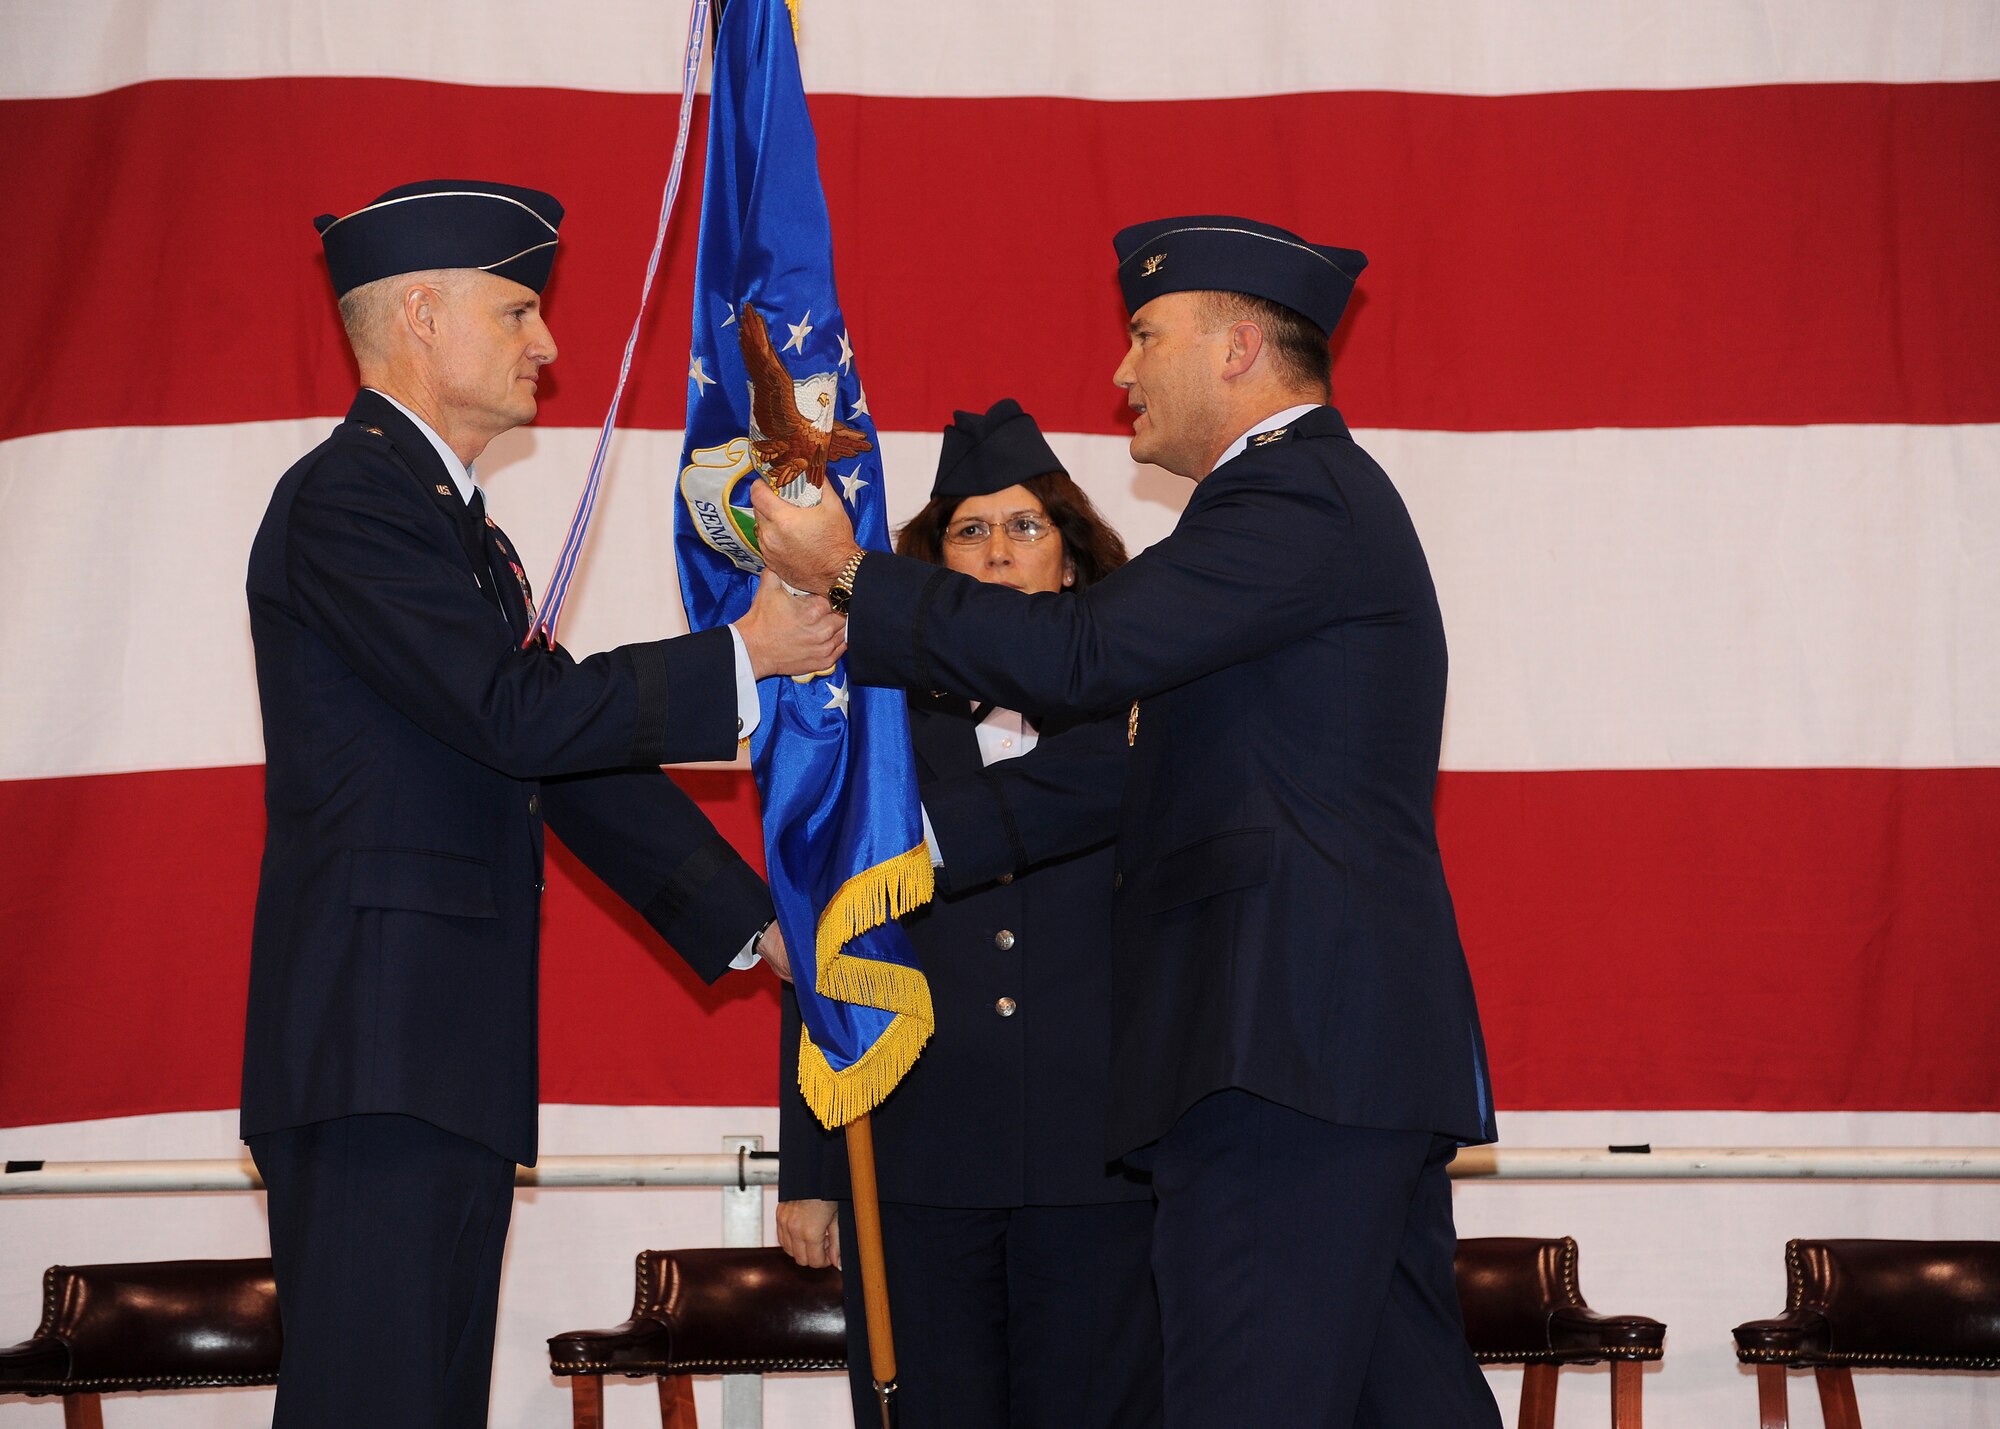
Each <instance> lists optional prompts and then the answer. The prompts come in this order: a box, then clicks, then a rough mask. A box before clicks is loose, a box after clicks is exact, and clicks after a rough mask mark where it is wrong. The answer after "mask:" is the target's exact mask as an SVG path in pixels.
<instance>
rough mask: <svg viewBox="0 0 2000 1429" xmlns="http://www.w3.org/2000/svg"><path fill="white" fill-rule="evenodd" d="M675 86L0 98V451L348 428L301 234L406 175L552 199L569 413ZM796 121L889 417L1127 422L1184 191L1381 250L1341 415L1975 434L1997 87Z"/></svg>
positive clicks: (620, 320) (279, 85)
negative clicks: (1126, 238) (1113, 380)
mask: <svg viewBox="0 0 2000 1429" xmlns="http://www.w3.org/2000/svg"><path fill="white" fill-rule="evenodd" d="M676 103H677V101H676V100H675V99H673V98H669V97H663V96H634V95H614V94H592V93H582V92H576V91H558V90H527V89H487V88H477V87H460V86H451V85H440V84H424V83H414V82H406V81H392V80H360V79H322V80H312V79H272V80H251V81H236V82H219V81H175V82H162V83H154V84H147V85H142V86H137V87H134V88H130V89H125V90H119V91H114V92H112V93H109V94H103V95H96V96H91V97H88V98H80V99H69V100H46V101H44V100H21V101H12V102H8V103H6V104H5V105H4V106H0V115H4V118H0V125H4V127H5V132H6V133H7V135H8V141H7V143H6V144H5V145H0V187H3V188H4V190H5V191H6V192H7V193H9V194H10V195H11V196H12V198H13V207H14V209H15V211H17V212H20V213H24V214H30V215H32V216H33V221H32V222H28V223H25V224H23V225H20V226H19V231H18V232H17V233H16V234H14V235H13V239H12V242H13V255H12V261H13V264H14V266H15V268H16V269H17V270H18V271H21V272H25V273H35V274H42V275H48V277H49V280H48V281H42V282H36V283H29V284H19V285H16V291H15V292H14V293H13V294H11V303H12V306H11V308H10V312H9V323H8V327H9V331H10V333H11V334H12V335H13V338H14V343H15V347H16V349H17V350H18V351H20V352H21V353H23V354H25V355H26V358H27V360H26V361H23V362H20V363H17V364H16V365H15V367H14V369H13V370H12V371H11V372H10V374H9V380H8V382H7V383H6V384H4V386H0V438H4V437H11V436H18V435H21V434H24V433H28V432H34V431H46V430H51V429H56V428H64V427H78V426H107V425H114V426H116V425H157V424H163V423H189V422H234V421H247V420H256V419H263V418H279V417H299V416H309V415H323V414H330V413H334V412H337V411H339V410H342V409H344V407H345V404H346V402H347V400H348V397H349V396H350V395H351V382H352V377H351V369H350V366H349V363H348V359H347V357H346V354H345V352H344V350H343V348H342V346H341V344H340V342H339V339H338V336H337V333H336V329H335V324H334V319H333V314H332V311H331V308H332V305H331V302H330V301H329V298H328V296H327V293H326V291H325V282H324V270H323V268H322V266H321V264H320V260H319V258H318V255H317V239H316V237H315V236H314V234H313V231H312V229H311V227H310V224H309V222H308V220H309V219H310V218H311V217H312V215H313V214H315V213H317V212H320V211H322V210H323V209H343V208H347V207H352V206H354V205H357V204H360V203H362V202H364V201H366V200H367V199H369V198H371V197H373V196H374V194H375V193H377V192H378V191H379V190H381V189H382V188H384V187H387V186H388V185H390V184H392V183H398V182H402V181H405V180H408V179H411V178H413V177H424V176H432V175H436V174H446V175H452V174H470V175H490V176H495V177H503V178H506V179H509V180H512V181H515V182H520V183H529V184H535V185H540V186H543V187H546V188H548V189H550V190H551V191H553V192H555V193H556V194H558V195H559V196H560V197H561V198H562V200H563V201H564V203H565V204H566V205H567V206H568V209H569V213H570V217H569V220H568V221H567V222H566V224H565V226H564V250H565V253H564V258H563V260H562V262H560V263H559V264H558V265H557V277H556V281H555V284H554V286H553V289H552V291H551V294H550V303H549V306H550V312H551V317H552V319H553V322H554V325H555V328H556V331H557V334H558V336H559V337H560V339H561V341H562V345H563V348H564V352H565V356H564V357H563V359H562V361H561V362H560V363H559V364H558V366H557V367H556V368H555V369H554V373H553V380H552V382H551V383H550V384H548V386H546V387H545V391H547V392H548V395H547V398H546V400H545V402H544V407H543V420H544V421H546V422H552V423H559V424H564V425H572V426H589V425H593V424H594V423H595V422H596V421H597V419H598V417H599V415H600V414H601V412H602V410H603V407H604V403H605V400H606V398H607V396H608V394H609V392H610V389H611V382H612V377H613V374H614V371H615V368H616V364H617V360H618V351H619V346H620V338H621V336H622V330H623V325H624V324H625V323H627V322H628V321H629V320H630V315H631V312H632V307H633V302H634V299H635V297H636V294H637V291H638V282H639V276H640V272H641V269H642V266H643V259H644V255H645V251H646V246H647V240H648V238H649V236H650V234H651V232H652V228H651V215H650V214H649V213H648V211H647V210H648V205H649V204H650V203H651V196H652V194H653V193H654V192H655V191H656V185H657V184H658V182H659V178H660V174H661V172H662V171H663V166H664V164H665V157H666V153H667V144H668V136H669V134H670V133H671V126H672V123H673V120H674V111H675V105H676ZM813 108H814V115H815V120H816V122H817V124H818V126H819V135H820V154H821V163H822V168H823V171H824V174H825V179H826V187H827V195H828V201H829V203H830V205H831V208H832V211H833V217H834V223H835V230H836V233H835V237H836V245H837V251H838V253H839V257H840V264H841V269H840V272H841V289H842V298H843V305H844V306H845V308H846V310H847V311H848V313H849V314H850V315H851V317H852V319H853V321H854V323H855V330H856V336H857V342H856V346H857V349H858V351H859V353H860V356H861V360H862V366H863V371H864V374H865V377H866V379H867V382H868V384H869V390H870V393H871V402H872V405H873V407H874V412H875V416H876V419H877V421H878V422H879V423H881V424H882V425H883V426H884V427H885V428H888V429H893V430H919V429H924V428H931V427H937V426H941V425H942V424H943V423H944V422H946V421H948V420H949V416H950V412H951V409H952V408H953V407H955V406H967V405H973V406H983V405H984V404H986V403H987V402H989V401H990V400H992V399H993V398H994V397H995V396H997V395H1000V394H1002V393H1014V394H1016V395H1018V396H1020V397H1021V398H1022V399H1023V400H1024V401H1025V402H1026V403H1027V405H1028V406H1029V407H1030V408H1031V409H1032V410H1034V411H1035V412H1036V413H1037V415H1038V416H1039V417H1040V418H1041V419H1042V422H1043V425H1044V426H1046V427H1049V428H1050V429H1052V430H1066V431H1085V432H1115V431H1121V430H1123V429H1124V420H1123V412H1122V407H1121V403H1120V400H1119V398H1118V396H1117V394H1116V393H1115V392H1114V391H1113V389H1112V388H1111V386H1110V384H1109V376H1110V372H1111V369H1112V367H1113V365H1114V363H1115V361H1116V359H1117V356H1118V352H1119V349H1120V340H1119V333H1120V330H1121V326H1122V322H1123V312H1122V309H1121V306H1120V303H1119V299H1118V296H1117V292H1116V288H1115V286H1114V283H1113V275H1112V266H1111V256H1110V252H1111V250H1110V241H1109V240H1110V235H1111V233H1112V232H1113V231H1114V230H1115V229H1116V228H1118V227H1120V226H1122V225H1123V224H1126V223H1129V222H1132V221H1134V220H1138V219H1144V218H1150V217H1156V216H1159V215H1161V214H1166V213H1173V212H1176V211H1179V212H1187V211H1202V210H1221V211H1227V212H1249V213H1252V214H1255V215H1258V216H1261V217H1264V218H1268V219H1272V220H1275V221H1278V222H1282V223H1284V224H1286V225H1288V226H1292V227H1295V228H1297V229H1299V230H1301V231H1302V232H1304V233H1306V234H1308V235H1310V236H1312V237H1315V238H1322V239H1326V240H1331V241H1337V242H1340V243H1344V244H1350V245H1353V246H1357V247H1361V248H1364V249H1366V250H1368V251H1370V252H1371V253H1372V254H1373V255H1374V256H1375V258H1376V260H1377V261H1376V262H1375V264H1374V266H1373V267H1372V268H1371V269H1370V271H1369V273H1368V274H1367V275H1366V277H1365V278H1364V280H1363V284H1362V294H1361V297H1360V299H1359V300H1358V306H1357V308H1356V310H1355V311H1354V313H1353V315H1352V317H1351V318H1350V320H1349V322H1348V324H1347V326H1346V328H1345V330H1344V335H1343V338H1342V347H1341V353H1340V359H1339V363H1338V366H1337V368H1336V371H1337V375H1338V379H1339V380H1338V391H1337V396H1338V400H1339V401H1340V402H1341V404H1342V405H1343V406H1344V407H1345V408H1346V409H1347V410H1348V411H1349V413H1350V414H1351V415H1352V416H1353V417H1354V419H1355V420H1356V421H1357V422H1360V423H1361V424H1363V425H1367V426H1375V427H1385V426H1386V427H1407V428H1418V429H1435V430H1489V429H1519V428H1569V427H1584V426H1682V425H1709V424H1743V423H1803V422H1927V423H1930V422H1937V423H1950V422H1987V421H1994V420H2000V323H1995V322H1994V321H1992V315H1993V314H1994V313H1995V312H2000V264H1996V263H1994V262H1993V255H1994V253H1995V252H1996V250H2000V185H1996V184H1994V183H1992V182H1991V177H1992V175H1993V174H1994V173H1996V172H2000V84H1954V85H1814V86H1784V87H1776V88H1762V89H1723V90H1701V91H1645V92H1615V93H1595V94H1554V95H1529V96H1518V97H1508V98H1467V97H1460V96H1445V95H1415V94H1381V93H1365V94H1364V93H1340V94H1306V95H1284V96H1275V97H1269V98H1256V99H1243V100H1227V101H1206V102H1190V103H1173V104H1166V103H1153V102H1147V103H1094V102H1085V101H1076V100H1059V99H1004V100H981V99H967V100H943V99H910V100H896V99H864V98H855V97H852V96H820V97H818V98H817V99H816V100H815V101H814V106H813ZM697 182H698V179H697V178H696V176H695V175H693V174H690V176H689V183H690V186H691V187H692V186H693V185H694V184H695V183H697ZM694 236H695V222H694V218H693V214H692V212H691V211H690V212H689V213H688V214H686V215H684V216H683V218H682V220H681V221H680V222H679V223H678V224H677V225H676V228H675V233H674V237H673V240H672V243H671V247H670V251H669V254H668V258H667V262H666V267H665V271H664V273H663V280H664V283H665V287H664V288H663V291H662V293H661V295H660V299H659V301H658V303H657V304H656V307H655V312H654V316H653V318H652V319H651V320H650V321H649V323H648V330H647V338H646V342H645V346H644V351H643V353H642V365H641V368H640V371H639V373H638V375H637V377H636V378H635V385H634V390H633V392H632V394H631V398H630V406H629V409H628V410H629V418H630V421H631V422H632V423H633V424H635V425H639V426H650V427H674V426H678V425H679V423H680V421H681V419H682V406H683V399H684V391H683V388H684V379H685V372H686V355H685V349H686V335H685V332H684V330H683V328H682V326H681V322H682V319H681V317H680V315H681V314H684V313H685V312H686V311H687V310H688V293H689V289H690V283H691V274H692V264H693V250H694ZM551 387H552V388H553V390H552V391H550V390H549V388H551Z"/></svg>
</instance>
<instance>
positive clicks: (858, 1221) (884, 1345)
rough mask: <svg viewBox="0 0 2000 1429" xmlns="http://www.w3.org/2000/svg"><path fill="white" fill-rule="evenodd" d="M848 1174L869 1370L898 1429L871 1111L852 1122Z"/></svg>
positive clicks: (885, 1423) (885, 1426)
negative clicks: (857, 1244)
mask: <svg viewBox="0 0 2000 1429" xmlns="http://www.w3.org/2000/svg"><path fill="white" fill-rule="evenodd" d="M847 1172H848V1180H849V1182H850V1183H851V1186H852V1189H853V1191H854V1232H855V1238H856V1239H857V1240H859V1241H860V1242H861V1244H860V1245H859V1246H857V1247H856V1249H857V1250H859V1251H860V1253H861V1299H862V1303H863V1304H864V1305H865V1306H866V1308H867V1314H868V1372H869V1374H870V1375H872V1376H873V1377H874V1380H875V1400H876V1403H878V1404H880V1405H881V1406H882V1429H896V1340H895V1336H894V1335H893V1334H892V1333H891V1332H890V1329H889V1282H888V1278H887V1275H888V1272H887V1269H886V1268H885V1266H884V1264H883V1260H882V1202H881V1198H880V1197H879V1196H878V1195H877V1193H876V1190H875V1129H874V1127H873V1126H872V1125H871V1124H870V1122H869V1117H868V1113H867V1112H863V1113H862V1114H861V1115H860V1116H857V1117H856V1118H854V1120H853V1121H850V1122H849V1123H847Z"/></svg>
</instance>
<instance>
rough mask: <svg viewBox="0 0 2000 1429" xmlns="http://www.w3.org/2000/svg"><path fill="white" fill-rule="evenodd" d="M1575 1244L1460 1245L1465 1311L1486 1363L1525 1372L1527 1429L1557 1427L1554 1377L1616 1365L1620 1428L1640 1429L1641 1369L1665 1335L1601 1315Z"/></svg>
mask: <svg viewBox="0 0 2000 1429" xmlns="http://www.w3.org/2000/svg"><path fill="white" fill-rule="evenodd" d="M1576 1259H1577V1257H1576V1242H1575V1241H1574V1240H1572V1239H1571V1238H1570V1237H1568V1236H1564V1237H1563V1238H1562V1239H1561V1240H1536V1239H1532V1238H1529V1237H1523V1236H1499V1237H1492V1238H1487V1239H1478V1238H1475V1239H1470V1240H1461V1241H1460V1242H1459V1243H1458V1260H1457V1264H1456V1266H1455V1269H1456V1271H1457V1275H1458V1303H1459V1308H1460V1309H1461V1310H1462V1311H1463V1312H1464V1314H1465V1338H1466V1340H1467V1341H1468V1342H1469V1343H1470V1344H1471V1346H1472V1355H1473V1358H1474V1359H1476V1360H1478V1361H1479V1363H1481V1364H1518V1365H1525V1366H1526V1367H1527V1372H1526V1374H1525V1376H1524V1377H1523V1379H1522V1381H1521V1409H1520V1414H1519V1416H1518V1417H1517V1420H1516V1423H1517V1424H1518V1425H1519V1429H1552V1427H1553V1425H1554V1424H1555V1422H1556V1373H1557V1371H1558V1370H1560V1369H1561V1368H1562V1367H1563V1366H1564V1365H1586V1364H1596V1363H1597V1362H1598V1361H1599V1360H1609V1361H1611V1423H1612V1425H1613V1429H1640V1424H1641V1417H1640V1416H1641V1412H1642V1411H1641V1404H1640V1394H1641V1387H1642V1380H1641V1377H1640V1375H1641V1370H1642V1368H1643V1366H1644V1365H1645V1362H1646V1361H1648V1360H1656V1359H1659V1358H1660V1357H1661V1356H1662V1355H1664V1354H1665V1353H1666V1339H1667V1327H1666V1326H1665V1325H1663V1324H1661V1323H1660V1322H1659V1321H1658V1320H1649V1319H1647V1318H1646V1317H1645V1316H1643V1315H1600V1314H1598V1313H1597V1312H1596V1311H1595V1310H1593V1309H1591V1308H1590V1306H1588V1305H1586V1304H1584V1302H1583V1292H1582V1291H1580V1290H1578V1289H1577V1284H1576Z"/></svg>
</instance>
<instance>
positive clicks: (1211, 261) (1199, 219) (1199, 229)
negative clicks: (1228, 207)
mask: <svg viewBox="0 0 2000 1429" xmlns="http://www.w3.org/2000/svg"><path fill="white" fill-rule="evenodd" d="M1111 246H1112V248H1113V249H1114V250H1115V251H1116V252H1117V254H1118V286H1119V288H1120V289H1121V290H1123V292H1124V294H1125V307H1126V310H1127V311H1128V312H1134V313H1136V312H1138V311H1139V309H1141V308H1143V307H1144V306H1146V304H1148V303H1150V302H1151V301H1153V299H1155V298H1157V297H1159V296H1160V295H1161V294H1162V293H1181V292H1188V291H1210V292H1225V293H1248V294H1250V296H1252V297H1253V298H1263V299H1265V300H1266V301H1268V302H1273V303H1276V304H1278V305H1279V306H1280V307H1285V308H1290V309H1291V310H1292V311H1293V312H1295V313H1297V314H1299V316H1301V317H1303V318H1305V319H1306V320H1307V321H1308V322H1310V323H1311V324H1312V325H1313V326H1314V327H1317V328H1318V329H1319V330H1320V331H1321V332H1323V333H1326V334H1328V335H1329V336H1330V335H1331V334H1332V332H1333V328H1334V324H1336V323H1338V322H1339V321H1340V313H1341V309H1343V308H1345V307H1346V306H1347V296H1348V294H1350V293H1352V292H1353V291H1354V280H1355V279H1356V278H1359V277H1360V276H1361V270H1362V269H1363V268H1365V267H1367V266H1368V256H1367V255H1366V254H1364V253H1357V252H1356V251H1355V250H1354V249H1352V248H1328V247H1326V246H1324V245H1322V244H1318V243H1308V242H1306V241H1305V239H1303V238H1301V237H1299V236H1298V235H1297V234H1296V233H1289V232H1287V231H1286V230H1284V229H1282V228H1276V227H1273V226H1272V225H1271V224H1268V223H1258V222H1256V221H1255V220H1254V219H1248V218H1231V217H1228V216H1227V215H1224V214H1195V215H1192V216H1190V217H1186V218H1159V219H1155V220H1153V221H1152V222H1151V223H1135V224H1133V225H1132V226H1131V227H1130V228H1125V229H1120V230H1119V232H1118V234H1117V236H1116V237H1114V238H1113V239H1112V240H1111Z"/></svg>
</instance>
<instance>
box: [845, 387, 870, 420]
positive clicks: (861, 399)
mask: <svg viewBox="0 0 2000 1429" xmlns="http://www.w3.org/2000/svg"><path fill="white" fill-rule="evenodd" d="M854 390H855V392H856V393H857V394H858V395H856V397H855V399H854V410H853V411H851V412H849V413H848V414H847V415H848V416H850V417H870V416H873V415H874V413H872V412H870V411H869V410H868V392H867V389H866V388H861V387H857V388H855V389H854Z"/></svg>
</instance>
